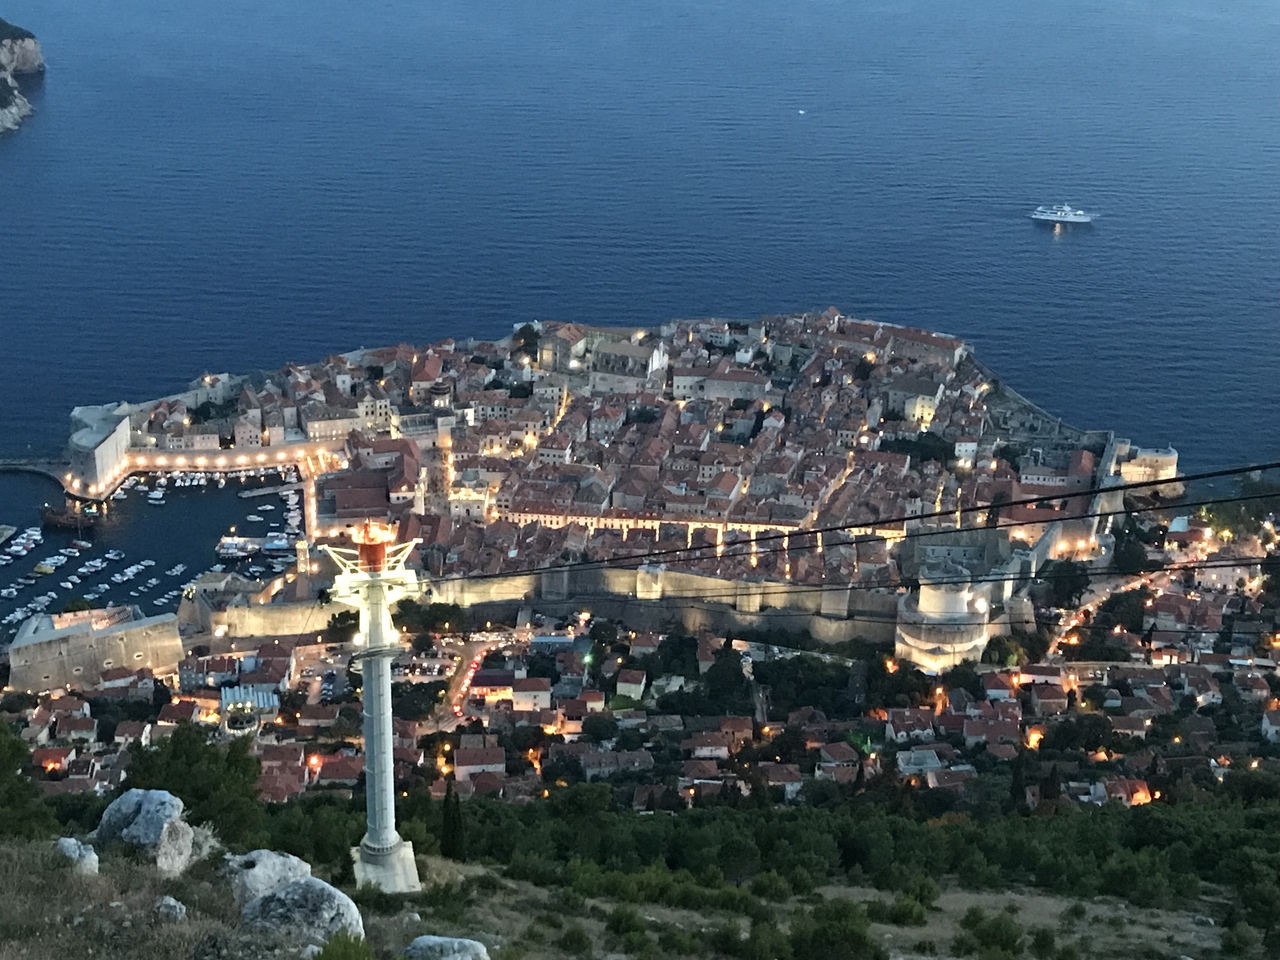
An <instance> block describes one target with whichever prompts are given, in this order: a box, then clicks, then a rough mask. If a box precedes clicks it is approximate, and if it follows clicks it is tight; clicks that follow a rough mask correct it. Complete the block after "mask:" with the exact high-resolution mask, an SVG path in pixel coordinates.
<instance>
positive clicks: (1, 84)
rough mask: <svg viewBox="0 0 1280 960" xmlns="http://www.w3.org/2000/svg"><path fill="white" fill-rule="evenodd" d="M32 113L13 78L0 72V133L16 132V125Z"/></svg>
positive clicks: (29, 105)
mask: <svg viewBox="0 0 1280 960" xmlns="http://www.w3.org/2000/svg"><path fill="white" fill-rule="evenodd" d="M34 112H35V111H34V110H32V108H31V104H30V103H29V102H28V101H27V98H26V97H24V96H23V95H22V92H21V91H20V90H19V89H18V85H17V84H16V83H15V82H14V80H13V77H11V76H10V75H9V74H7V73H5V72H3V71H0V132H4V131H6V130H17V129H18V124H20V123H22V121H23V120H25V119H26V118H27V117H29V116H31V114H32V113H34Z"/></svg>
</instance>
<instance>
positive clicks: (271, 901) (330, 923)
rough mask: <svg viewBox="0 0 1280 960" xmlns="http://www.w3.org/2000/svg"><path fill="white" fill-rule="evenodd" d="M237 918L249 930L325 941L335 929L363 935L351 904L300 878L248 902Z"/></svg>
mask: <svg viewBox="0 0 1280 960" xmlns="http://www.w3.org/2000/svg"><path fill="white" fill-rule="evenodd" d="M240 919H241V920H243V921H244V922H245V924H246V925H248V926H250V927H258V928H260V929H266V930H272V931H278V932H285V931H295V932H297V933H300V934H303V935H304V936H310V937H314V938H317V939H320V940H328V939H329V938H330V937H331V936H333V935H334V934H335V933H337V932H338V931H339V930H346V931H347V932H348V933H350V934H352V935H354V936H357V937H363V936H364V920H363V919H361V917H360V911H359V910H358V909H357V908H356V905H355V902H354V901H353V900H352V899H351V898H350V897H348V896H347V895H346V894H345V893H343V892H342V891H341V890H339V889H337V888H336V887H332V886H330V885H329V884H327V883H325V882H324V881H323V880H318V879H316V878H315V877H303V878H302V879H300V880H293V881H291V882H289V883H286V884H285V885H284V886H282V887H277V888H276V889H275V890H273V891H271V892H270V893H268V894H264V895H263V896H260V897H258V898H257V899H255V900H250V901H249V902H248V903H246V904H245V906H244V909H243V910H242V911H241V914H240Z"/></svg>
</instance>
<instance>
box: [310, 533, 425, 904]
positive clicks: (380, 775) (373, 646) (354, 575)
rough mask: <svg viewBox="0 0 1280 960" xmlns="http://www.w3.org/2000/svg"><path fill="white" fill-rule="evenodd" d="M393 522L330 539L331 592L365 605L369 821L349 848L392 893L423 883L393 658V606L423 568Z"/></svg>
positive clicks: (359, 877)
mask: <svg viewBox="0 0 1280 960" xmlns="http://www.w3.org/2000/svg"><path fill="white" fill-rule="evenodd" d="M395 537H396V533H395V529H394V528H393V527H391V526H390V525H388V524H385V523H374V522H372V521H368V522H365V523H363V524H361V525H360V526H359V527H357V528H355V530H354V531H353V532H352V534H351V539H352V540H353V541H354V542H355V544H356V546H355V549H354V550H352V549H343V548H339V547H328V546H326V547H324V548H323V549H324V551H325V553H327V554H329V556H331V557H333V559H334V561H335V562H336V563H337V564H338V569H339V571H340V572H339V573H338V576H337V577H336V578H335V580H334V584H333V590H332V596H333V598H334V599H335V600H342V601H346V602H347V603H350V604H351V605H352V606H354V607H356V609H358V610H359V611H360V632H359V633H358V634H356V644H357V646H358V647H361V648H362V649H360V650H359V652H358V653H357V654H356V656H357V658H358V659H359V660H360V661H361V662H362V663H363V667H364V671H363V672H364V694H363V700H364V753H365V760H364V777H365V800H366V803H365V805H366V807H367V817H368V829H367V830H366V832H365V835H364V839H363V840H361V841H360V846H358V847H356V848H354V849H353V850H352V851H351V855H352V858H353V859H354V860H355V874H356V883H357V884H363V883H370V884H373V885H374V886H376V887H378V888H379V889H382V890H385V891H387V892H388V893H413V892H416V891H418V890H420V889H421V888H422V884H421V883H420V882H419V880H418V867H417V864H416V863H415V862H414V859H413V844H411V843H409V842H408V841H406V840H404V839H402V838H401V836H400V834H399V833H397V832H396V805H395V798H396V790H395V767H394V758H393V752H392V737H391V661H392V659H394V658H395V656H396V655H397V654H398V653H399V652H400V646H399V644H398V643H397V642H396V632H395V627H394V626H393V625H392V623H391V607H392V604H394V603H395V602H396V601H398V600H400V599H402V598H404V597H406V596H409V595H410V594H416V592H417V582H418V578H417V574H415V573H414V572H413V571H412V570H409V569H407V568H406V567H405V562H406V561H407V560H408V558H409V554H410V553H411V552H412V550H413V547H414V545H415V544H416V543H417V542H418V541H417V540H411V541H409V542H408V543H395Z"/></svg>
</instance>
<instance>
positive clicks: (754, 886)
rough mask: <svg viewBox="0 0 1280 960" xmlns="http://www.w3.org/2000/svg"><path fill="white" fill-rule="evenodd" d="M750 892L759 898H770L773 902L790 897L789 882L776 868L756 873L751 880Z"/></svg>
mask: <svg viewBox="0 0 1280 960" xmlns="http://www.w3.org/2000/svg"><path fill="white" fill-rule="evenodd" d="M751 892H752V893H753V894H754V895H755V896H757V897H759V898H760V899H761V900H772V901H774V902H775V903H777V902H780V901H785V900H788V899H790V897H791V884H789V883H787V881H786V878H785V877H783V876H782V875H781V874H780V873H778V872H777V871H776V870H769V871H767V872H765V873H759V874H756V876H755V877H753V878H752V880H751Z"/></svg>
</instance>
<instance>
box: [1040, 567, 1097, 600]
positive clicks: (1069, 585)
mask: <svg viewBox="0 0 1280 960" xmlns="http://www.w3.org/2000/svg"><path fill="white" fill-rule="evenodd" d="M1040 575H1041V578H1042V579H1044V580H1047V581H1048V582H1049V587H1050V589H1051V591H1052V595H1053V605H1054V606H1055V607H1077V606H1079V605H1080V598H1081V597H1083V596H1084V593H1085V591H1086V590H1088V589H1089V568H1088V566H1086V565H1085V564H1083V563H1078V562H1077V561H1075V560H1053V561H1050V562H1049V563H1046V564H1045V565H1044V569H1043V570H1042V571H1041V574H1040Z"/></svg>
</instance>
